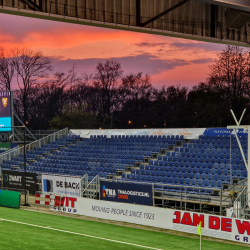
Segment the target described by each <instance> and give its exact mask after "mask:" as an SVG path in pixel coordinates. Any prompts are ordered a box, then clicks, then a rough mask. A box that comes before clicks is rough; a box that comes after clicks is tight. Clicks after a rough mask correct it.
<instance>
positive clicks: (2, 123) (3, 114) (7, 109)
mask: <svg viewBox="0 0 250 250" xmlns="http://www.w3.org/2000/svg"><path fill="white" fill-rule="evenodd" d="M0 100H1V101H0V132H6V131H11V126H12V114H11V106H12V98H11V92H10V91H4V92H0Z"/></svg>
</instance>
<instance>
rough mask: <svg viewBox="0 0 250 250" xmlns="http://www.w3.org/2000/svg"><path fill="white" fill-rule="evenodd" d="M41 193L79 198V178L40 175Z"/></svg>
mask: <svg viewBox="0 0 250 250" xmlns="http://www.w3.org/2000/svg"><path fill="white" fill-rule="evenodd" d="M42 191H43V193H50V194H60V195H65V196H80V195H81V178H80V177H71V176H62V175H47V174H42Z"/></svg>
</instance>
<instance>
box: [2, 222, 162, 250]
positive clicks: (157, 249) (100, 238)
mask: <svg viewBox="0 0 250 250" xmlns="http://www.w3.org/2000/svg"><path fill="white" fill-rule="evenodd" d="M0 221H8V222H13V223H17V224H22V225H26V226H32V227H39V228H44V229H49V230H54V231H58V232H63V233H69V234H75V235H81V236H85V237H89V238H95V239H99V240H106V241H111V242H115V243H120V244H126V245H130V246H136V247H141V248H147V249H153V250H162V249H159V248H154V247H147V246H143V245H138V244H133V243H129V242H124V241H119V240H112V239H107V238H102V237H98V236H93V235H88V234H81V233H75V232H71V231H66V230H61V229H56V228H52V227H51V226H49V227H44V226H39V225H34V224H29V223H25V222H20V221H14V220H7V219H3V218H0Z"/></svg>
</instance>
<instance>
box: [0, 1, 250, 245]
mask: <svg viewBox="0 0 250 250" xmlns="http://www.w3.org/2000/svg"><path fill="white" fill-rule="evenodd" d="M0 4H1V8H0V13H7V14H13V15H22V16H29V17H34V18H42V19H48V20H55V21H63V22H70V23H76V24H84V25H93V26H98V27H107V28H114V29H122V30H129V31H135V32H146V33H150V34H158V35H167V36H175V37H182V38H187V39H194V40H200V41H209V42H217V43H224V44H237V45H241V46H249V41H250V38H249V31H250V30H249V29H250V26H249V19H250V4H249V1H247V0H237V1H236V0H223V1H220V0H196V1H195V0H183V1H181V0H171V1H170V0H169V1H167V0H158V1H156V0H153V1H151V0H130V1H127V0H94V1H92V0H84V1H80V0H79V1H78V0H77V1H71V0H52V1H43V0H36V1H32V0H18V1H10V0H1V1H0ZM0 96H1V98H2V99H3V98H4V99H5V100H2V102H0V105H6V106H7V107H8V113H6V114H2V113H0V121H1V124H0V125H1V126H0V129H1V131H4V133H5V135H7V137H8V138H11V139H12V140H13V141H15V142H18V143H19V144H23V145H22V146H21V145H19V146H18V147H15V148H13V149H10V150H7V151H5V152H3V153H1V154H0V176H1V179H0V180H1V192H0V205H1V206H12V205H13V204H14V202H13V204H11V202H10V201H14V197H13V196H12V195H13V194H12V193H8V191H9V190H15V191H19V192H23V193H25V201H24V205H27V200H26V197H27V194H29V195H30V196H32V197H34V199H35V205H37V206H41V205H43V206H49V207H50V208H51V209H52V210H59V211H61V212H66V213H73V214H79V215H86V216H92V217H98V218H102V219H108V220H117V221H123V222H130V223H137V224H141V225H146V226H154V227H159V228H164V229H172V230H177V231H182V232H188V233H196V227H197V226H198V225H199V223H200V222H201V226H202V227H203V234H204V235H206V236H211V237H217V238H221V239H226V240H233V241H237V242H242V243H246V244H249V242H250V240H249V242H248V238H249V237H250V233H249V232H250V223H249V217H250V210H249V201H250V199H249V192H248V186H249V183H248V182H249V180H248V169H249V168H248V158H249V152H250V150H249V143H250V139H249V136H248V133H249V131H248V126H241V125H240V123H241V120H242V117H243V115H244V113H243V115H242V117H241V118H240V120H239V121H237V119H236V118H235V117H234V118H235V121H236V126H229V127H228V128H194V129H133V130H115V129H110V130H103V129H100V130H69V129H68V128H65V129H63V130H61V131H56V132H54V133H52V134H49V135H46V136H45V135H41V134H40V133H38V134H36V133H32V131H29V130H27V128H26V127H25V125H24V124H21V125H17V124H15V123H14V119H16V120H18V121H19V123H22V122H21V121H20V119H19V118H18V117H17V116H16V115H15V114H14V113H13V110H12V109H13V105H12V102H11V101H10V102H7V101H6V98H9V96H10V93H4V94H1V95H0ZM6 96H7V97H6ZM4 101H5V102H4ZM8 103H9V104H8ZM3 110H4V109H3ZM20 129H23V132H24V134H22V133H21V132H20ZM5 137H6V136H5ZM5 139H6V138H5ZM31 141H32V142H31ZM10 196H11V198H12V199H8V198H6V197H9V198H10ZM2 197H4V198H2ZM15 200H16V198H15ZM19 205H20V202H19V200H18V202H16V203H15V207H19Z"/></svg>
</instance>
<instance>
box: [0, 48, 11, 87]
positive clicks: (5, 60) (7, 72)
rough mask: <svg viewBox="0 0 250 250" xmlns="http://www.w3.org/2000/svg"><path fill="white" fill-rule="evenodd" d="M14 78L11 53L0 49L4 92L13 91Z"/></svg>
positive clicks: (0, 73)
mask: <svg viewBox="0 0 250 250" xmlns="http://www.w3.org/2000/svg"><path fill="white" fill-rule="evenodd" d="M13 76H14V66H13V64H12V60H11V57H10V53H9V52H6V51H5V50H4V49H0V89H1V90H4V91H10V90H11V81H12V78H13Z"/></svg>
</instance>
